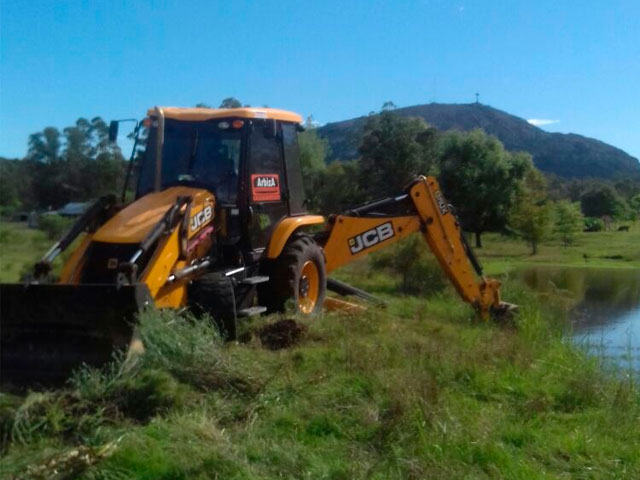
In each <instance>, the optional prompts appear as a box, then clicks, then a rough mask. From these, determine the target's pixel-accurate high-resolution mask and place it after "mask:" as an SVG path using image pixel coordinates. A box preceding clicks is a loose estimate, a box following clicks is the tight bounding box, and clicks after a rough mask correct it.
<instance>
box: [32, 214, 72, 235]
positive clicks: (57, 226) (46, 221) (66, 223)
mask: <svg viewBox="0 0 640 480" xmlns="http://www.w3.org/2000/svg"><path fill="white" fill-rule="evenodd" d="M72 223H73V220H71V219H68V218H64V217H61V216H60V215H41V216H40V220H39V228H40V230H42V231H43V232H45V233H46V234H47V237H48V238H49V240H57V239H58V238H60V237H61V236H62V235H63V234H64V232H66V231H67V229H69V227H70V226H71V224H72Z"/></svg>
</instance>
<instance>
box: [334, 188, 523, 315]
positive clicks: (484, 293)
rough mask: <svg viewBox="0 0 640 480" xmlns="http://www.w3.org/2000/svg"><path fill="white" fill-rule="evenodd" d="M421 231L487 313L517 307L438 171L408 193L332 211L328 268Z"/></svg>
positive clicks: (455, 281)
mask: <svg viewBox="0 0 640 480" xmlns="http://www.w3.org/2000/svg"><path fill="white" fill-rule="evenodd" d="M416 232H420V233H421V234H422V236H423V237H424V239H425V241H426V242H427V244H428V245H429V248H430V249H431V251H432V252H433V254H434V255H435V257H436V259H437V260H438V263H439V264H440V266H441V267H442V270H443V271H444V272H445V273H446V275H447V277H448V278H449V280H450V281H451V283H452V285H453V286H454V288H455V289H456V291H457V292H458V294H459V295H460V297H462V299H463V300H464V301H466V302H468V303H470V304H471V305H472V306H473V307H474V308H475V309H476V311H477V312H478V313H479V314H480V316H481V317H482V318H484V319H486V318H487V317H488V316H489V314H490V313H492V312H496V313H498V312H502V311H504V310H506V309H509V308H510V307H511V306H510V305H509V304H505V303H503V302H501V301H500V282H498V281H497V280H495V279H492V278H486V277H485V276H484V275H483V273H482V268H481V267H480V264H479V262H478V261H477V259H476V258H475V256H474V254H473V251H472V250H471V248H470V246H469V245H468V244H467V243H466V240H465V239H464V236H463V235H462V230H461V227H460V223H459V222H458V220H457V218H456V217H455V215H454V214H453V212H452V211H451V208H450V207H449V206H448V205H447V203H446V200H445V198H444V196H443V195H442V192H441V191H440V187H439V185H438V182H437V180H436V179H435V178H434V177H418V178H417V179H416V180H414V181H413V182H412V183H411V184H410V186H409V187H408V188H407V190H406V192H405V193H403V194H400V195H398V196H395V197H390V198H386V199H383V200H379V201H376V202H372V203H369V204H366V205H363V206H361V207H358V208H355V209H352V210H350V211H348V212H346V213H345V214H342V215H337V216H335V217H332V218H331V219H330V221H329V229H328V230H327V231H326V232H323V233H324V235H323V236H324V238H325V242H324V245H323V246H324V253H325V256H326V260H327V273H330V272H331V271H333V270H335V269H336V268H339V267H341V266H343V265H345V264H347V263H349V262H351V261H353V260H356V259H358V258H360V257H362V256H365V255H368V254H369V253H372V252H375V251H376V250H380V249H382V248H385V247H388V246H390V245H392V244H393V243H395V242H397V241H398V240H400V239H402V238H405V237H407V236H409V235H411V234H413V233H416Z"/></svg>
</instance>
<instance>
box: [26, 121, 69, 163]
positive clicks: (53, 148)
mask: <svg viewBox="0 0 640 480" xmlns="http://www.w3.org/2000/svg"><path fill="white" fill-rule="evenodd" d="M60 147H61V140H60V131H59V130H58V129H57V128H55V127H46V128H45V129H44V130H43V131H42V132H37V133H33V134H31V135H29V148H28V150H27V158H29V159H31V160H35V161H37V162H45V163H54V162H55V161H56V160H58V158H59V155H60Z"/></svg>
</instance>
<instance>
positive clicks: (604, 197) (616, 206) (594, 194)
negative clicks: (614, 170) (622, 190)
mask: <svg viewBox="0 0 640 480" xmlns="http://www.w3.org/2000/svg"><path fill="white" fill-rule="evenodd" d="M580 206H581V208H582V213H584V215H585V216H587V217H603V216H605V215H608V216H611V217H619V216H621V215H622V214H624V210H625V206H624V203H623V201H622V199H621V198H620V197H619V196H618V194H617V193H616V192H615V190H614V189H613V188H612V187H611V186H609V185H606V184H602V183H601V184H596V185H594V186H592V187H591V188H590V189H589V190H587V191H586V192H585V193H583V194H582V196H581V197H580Z"/></svg>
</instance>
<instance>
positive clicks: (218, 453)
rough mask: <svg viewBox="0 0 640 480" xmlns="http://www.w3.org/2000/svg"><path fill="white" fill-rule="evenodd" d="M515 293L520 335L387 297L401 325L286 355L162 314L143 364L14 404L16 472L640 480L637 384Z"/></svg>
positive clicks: (124, 364)
mask: <svg viewBox="0 0 640 480" xmlns="http://www.w3.org/2000/svg"><path fill="white" fill-rule="evenodd" d="M385 288H387V287H385V286H384V283H382V289H383V290H384V289H385ZM378 293H379V292H378ZM382 295H385V294H384V293H382ZM504 295H505V298H508V299H509V300H510V301H514V302H515V303H518V304H519V305H520V306H521V311H520V315H519V316H518V317H517V319H516V320H515V323H514V325H510V326H498V325H496V324H493V323H483V322H478V321H477V320H475V319H474V317H473V315H472V314H471V312H470V310H469V309H468V308H467V307H466V306H464V305H462V304H461V303H460V302H459V301H458V300H457V299H456V298H454V297H452V296H451V295H450V293H449V292H444V293H439V294H436V295H435V296H433V297H431V298H429V299H421V298H417V297H410V296H407V297H398V296H396V297H393V296H391V295H387V299H388V301H389V305H388V308H387V309H386V310H370V311H368V312H367V313H365V314H361V315H357V316H353V315H351V316H348V315H340V314H326V315H324V316H321V317H320V318H317V319H314V320H312V321H304V320H301V319H298V321H303V322H305V323H307V324H308V331H307V334H306V336H305V337H304V338H303V339H302V340H301V342H300V343H299V344H298V345H296V346H294V347H292V348H289V349H285V350H280V351H271V350H268V349H266V348H263V347H262V346H261V345H260V341H259V339H258V338H257V336H255V337H254V338H253V339H252V340H250V341H248V342H247V343H244V344H237V343H232V344H223V343H222V342H221V341H220V339H219V338H218V337H217V335H216V332H215V330H214V329H213V328H212V327H211V322H210V321H209V320H208V319H195V318H191V317H188V316H183V315H180V314H178V313H175V312H169V313H167V312H163V313H158V312H146V313H144V314H143V315H142V317H141V321H140V327H139V328H140V336H141V337H142V338H143V340H144V343H145V345H146V352H145V353H144V354H143V355H142V356H139V357H133V358H129V359H126V358H125V357H124V356H119V357H118V358H117V359H116V360H115V361H114V363H113V364H112V365H110V366H109V367H108V368H106V369H104V370H100V371H99V370H81V371H80V372H78V373H77V374H76V375H75V376H74V378H73V379H72V380H71V382H70V383H69V384H68V386H67V387H66V388H65V389H62V390H57V391H53V392H44V393H30V394H29V395H26V396H20V397H17V396H9V395H4V394H3V395H0V402H1V407H0V418H1V426H2V427H1V428H2V447H1V448H2V460H1V463H2V470H1V471H2V472H3V475H4V476H5V477H8V478H11V475H16V476H19V475H23V476H24V477H25V478H29V477H30V476H31V478H76V477H77V478H90V479H97V478H100V479H116V478H118V479H120V478H144V479H152V478H153V479H163V478H166V479H176V478H185V479H186V478H256V479H257V478H338V479H339V478H345V479H346V478H380V479H387V478H416V479H418V478H419V479H422V478H443V479H444V478H447V479H448V478H509V479H512V478H513V479H519V478H521V479H531V478H533V479H535V478H603V479H604V478H640V454H639V453H640V452H639V450H638V445H640V428H639V427H640V423H639V422H640V420H639V419H640V393H639V391H638V387H637V384H636V380H635V379H634V377H633V376H629V375H627V376H625V375H624V372H618V373H619V375H605V374H604V373H603V371H602V370H601V369H600V368H599V365H598V360H597V359H594V358H591V357H588V356H586V355H585V354H584V353H583V352H582V351H581V350H580V349H577V348H575V347H574V346H572V345H571V344H570V343H569V342H567V341H565V340H564V337H563V330H564V328H565V325H564V322H563V313H562V308H556V306H554V305H553V304H552V303H553V302H547V304H546V305H544V306H542V305H540V304H539V303H538V302H537V300H536V299H535V297H534V296H532V295H531V294H530V292H528V291H527V290H526V289H525V288H524V287H522V286H520V285H517V284H510V285H508V286H507V288H506V291H505V293H504ZM560 306H561V305H560ZM276 319H277V318H266V319H261V320H259V321H258V325H260V324H263V323H265V322H272V321H274V320H276ZM48 465H55V466H57V467H56V468H57V469H58V470H57V471H58V472H59V473H57V474H54V473H53V470H52V469H51V468H47V466H48ZM65 475H66V477H65Z"/></svg>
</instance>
